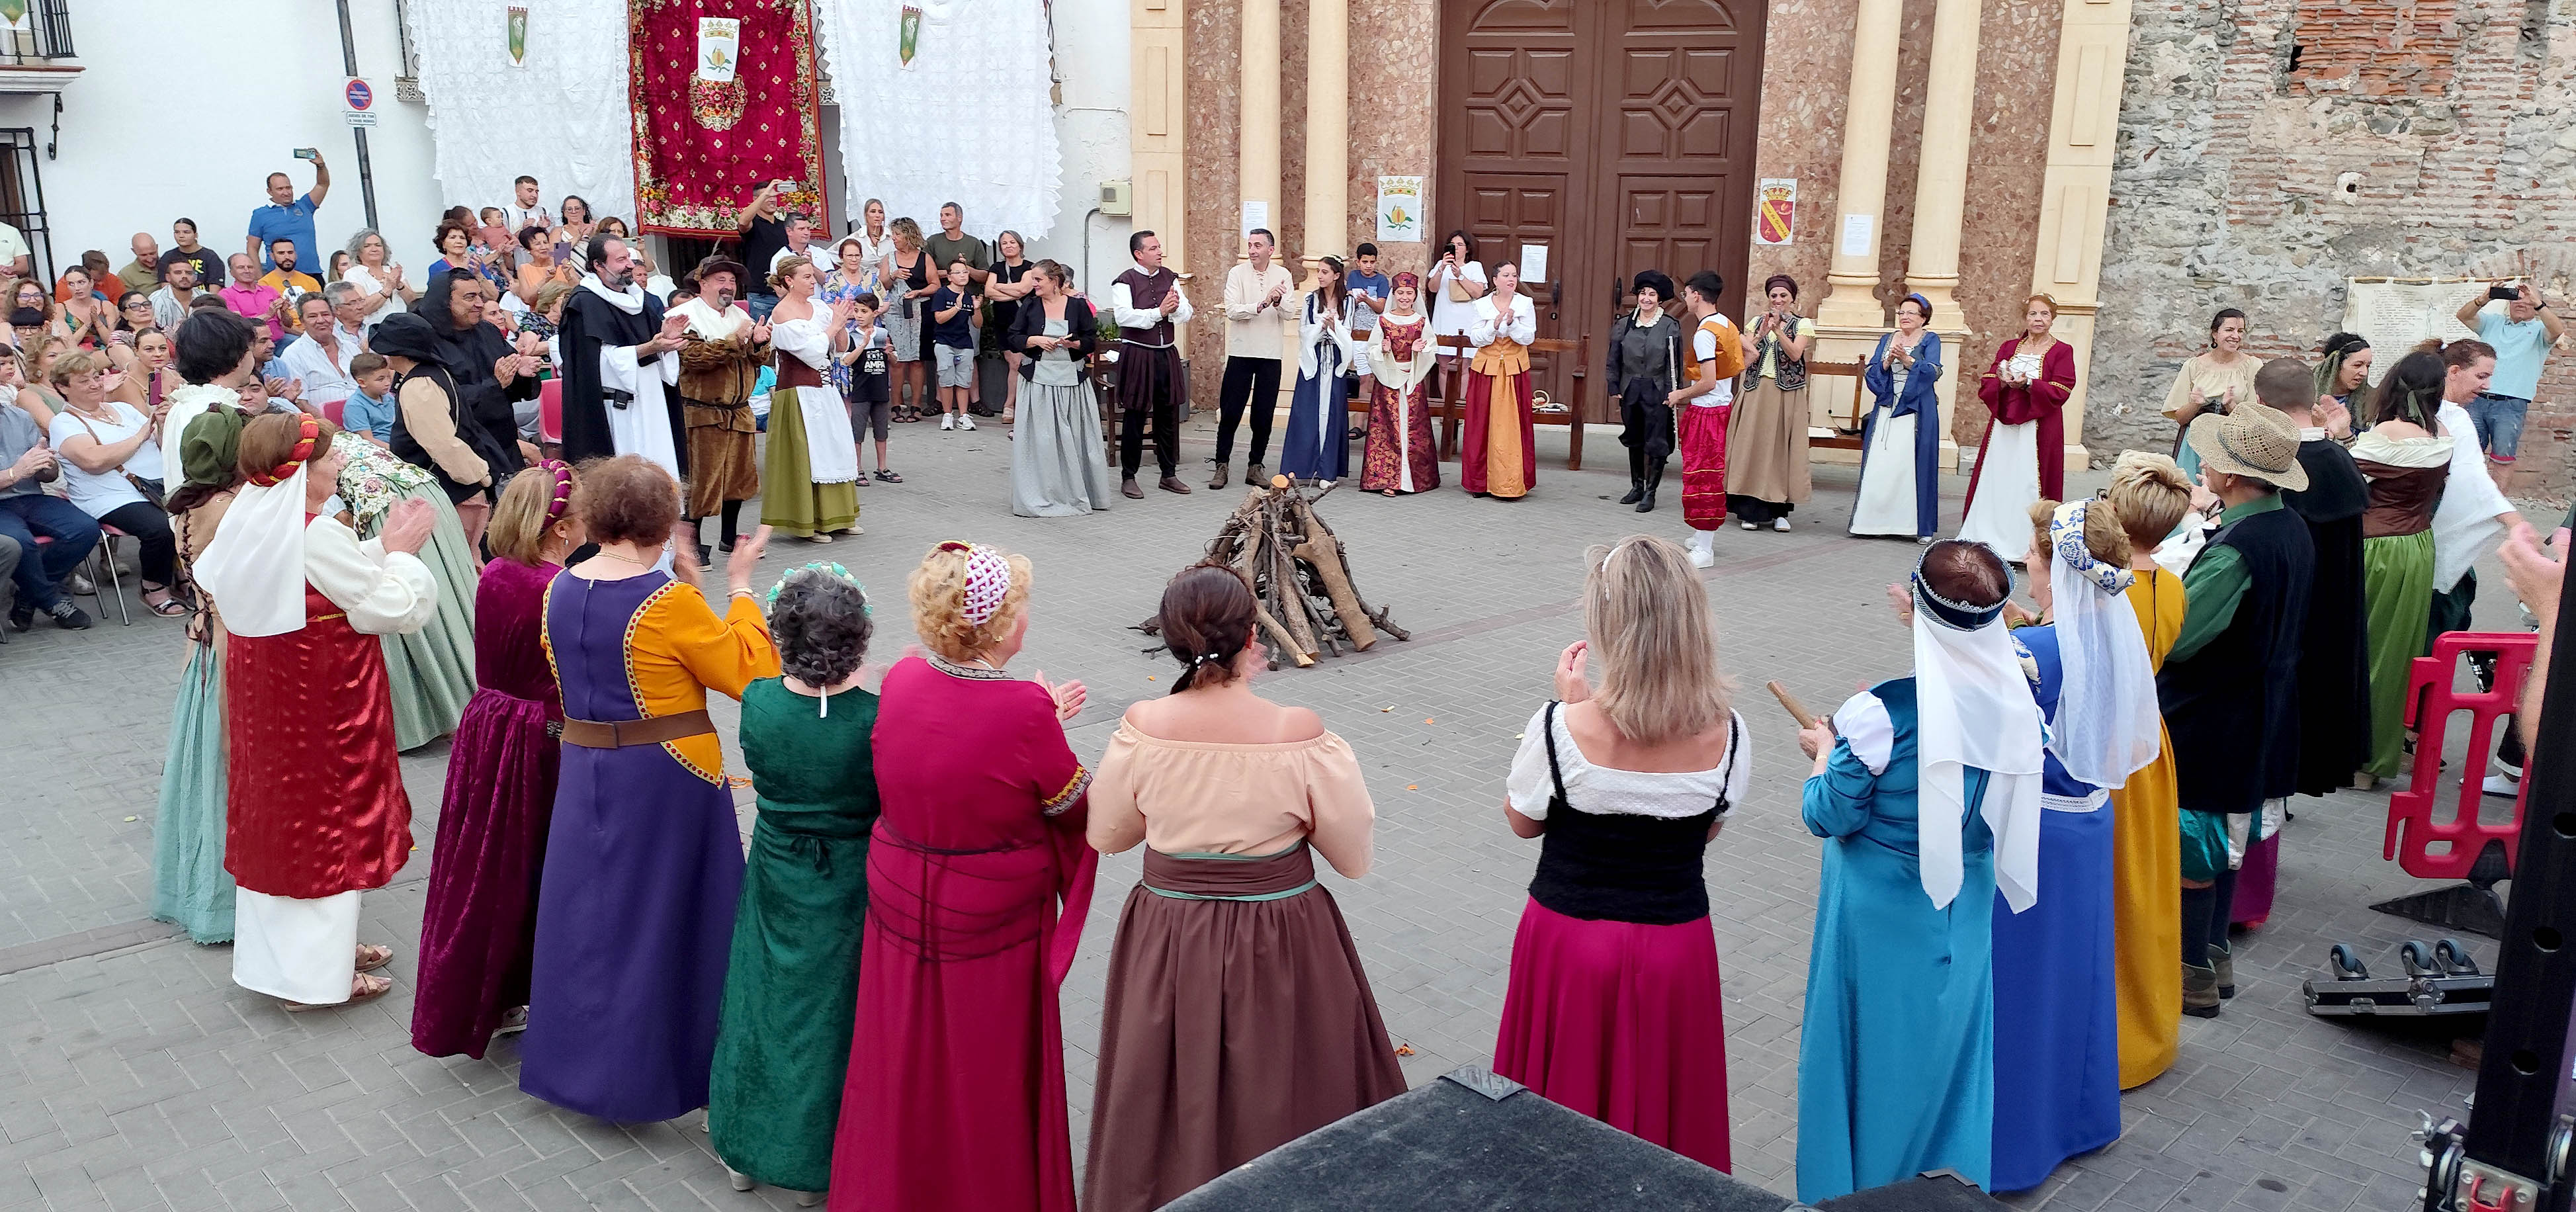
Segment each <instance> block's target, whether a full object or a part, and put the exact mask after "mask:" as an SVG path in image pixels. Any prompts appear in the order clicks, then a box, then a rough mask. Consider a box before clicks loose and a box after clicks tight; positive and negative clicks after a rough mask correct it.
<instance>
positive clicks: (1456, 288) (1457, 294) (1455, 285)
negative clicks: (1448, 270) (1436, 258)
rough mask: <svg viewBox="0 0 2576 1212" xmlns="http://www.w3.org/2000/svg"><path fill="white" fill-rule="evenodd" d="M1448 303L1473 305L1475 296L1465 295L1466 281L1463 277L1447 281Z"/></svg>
mask: <svg viewBox="0 0 2576 1212" xmlns="http://www.w3.org/2000/svg"><path fill="white" fill-rule="evenodd" d="M1449 301H1450V302H1452V303H1473V302H1475V301H1476V296H1474V295H1472V294H1469V293H1467V279H1465V278H1463V277H1460V278H1451V279H1449Z"/></svg>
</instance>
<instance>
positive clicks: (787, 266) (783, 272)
mask: <svg viewBox="0 0 2576 1212" xmlns="http://www.w3.org/2000/svg"><path fill="white" fill-rule="evenodd" d="M813 264H814V263H813V262H812V261H809V260H807V259H805V258H803V257H781V258H779V261H778V264H777V266H776V267H775V268H773V269H771V270H770V271H769V289H771V290H773V291H776V292H777V293H779V294H782V295H783V294H786V293H787V283H788V282H789V281H790V280H791V279H793V278H795V276H796V271H797V270H800V269H804V268H807V267H809V266H811V265H813Z"/></svg>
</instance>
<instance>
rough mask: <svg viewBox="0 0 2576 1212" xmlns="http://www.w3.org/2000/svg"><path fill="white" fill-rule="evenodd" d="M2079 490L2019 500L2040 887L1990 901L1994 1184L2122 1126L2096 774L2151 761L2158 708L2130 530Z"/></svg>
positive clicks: (2117, 773)
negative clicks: (2032, 603)
mask: <svg viewBox="0 0 2576 1212" xmlns="http://www.w3.org/2000/svg"><path fill="white" fill-rule="evenodd" d="M2093 505H2094V503H2093V502H2092V501H2089V500H2086V501H2075V502H2072V503H2069V504H2067V505H2064V506H2060V505H2058V504H2056V503H2055V502H2053V501H2041V502H2039V503H2038V504H2036V505H2033V506H2031V507H2030V518H2031V522H2032V525H2033V529H2034V534H2033V536H2032V542H2031V546H2030V550H2031V552H2032V556H2031V558H2030V581H2031V585H2032V586H2033V593H2034V596H2035V597H2037V598H2038V600H2039V602H2040V609H2041V613H2042V615H2043V616H2044V617H2045V618H2046V619H2047V621H2046V622H2043V623H2041V624H2039V625H2037V626H2030V627H2024V628H2022V629H2020V630H2018V631H2016V632H2014V633H2013V643H2014V650H2015V654H2016V655H2017V656H2019V657H2020V658H2021V659H2022V660H2023V662H2024V672H2026V673H2028V674H2029V675H2030V679H2031V689H2032V694H2033V696H2034V697H2035V698H2036V699H2037V701H2038V703H2039V709H2040V712H2041V714H2042V715H2043V716H2045V717H2046V718H2047V720H2048V721H2049V741H2048V754H2047V769H2046V773H2045V776H2044V778H2043V781H2042V785H2041V792H2040V804H2041V806H2042V807H2043V808H2044V809H2045V811H2043V812H2041V813H2040V826H2039V866H2040V870H2042V871H2044V872H2046V873H2047V880H2048V895H2047V896H2046V897H2044V898H2042V899H2041V900H2040V902H2039V903H2037V904H2035V905H2031V906H2029V907H2028V908H2026V909H2024V910H2023V911H2021V912H2019V913H2016V912H2013V909H2012V906H2010V905H2009V904H2007V903H2005V901H2004V900H2003V899H2002V898H2001V897H1998V898H1996V900H1995V902H1994V938H1995V941H1994V971H1995V1018H1994V1022H1995V1028H1994V1029H1995V1037H1996V1038H1997V1039H2007V1040H2011V1041H2012V1042H2013V1043H2012V1047H2011V1049H2010V1050H2009V1051H1999V1052H1997V1053H1996V1056H1995V1067H1994V1075H1995V1109H1994V1117H1995V1122H1994V1173H1993V1175H1992V1180H1993V1181H1992V1189H1994V1190H1997V1191H2021V1190H2026V1189H2028V1188H2031V1187H2036V1186H2038V1185H2039V1184H2040V1183H2042V1182H2044V1181H2046V1180H2047V1178H2048V1176H2049V1174H2050V1173H2052V1172H2054V1171H2055V1170H2056V1169H2057V1167H2058V1164H2059V1163H2061V1162H2063V1161H2065V1160H2066V1159H2067V1158H2070V1157H2073V1156H2075V1155H2076V1154H2078V1153H2086V1152H2090V1151H2092V1150H2094V1149H2099V1148H2101V1147H2102V1146H2104V1145H2107V1144H2110V1143H2111V1142H2112V1141H2114V1140H2117V1139H2119V1136H2120V1031H2119V1005H2118V1001H2117V993H2116V990H2117V985H2118V982H2117V981H2116V980H2115V978H2114V976H2113V973H2112V967H2111V961H2112V954H2113V940H2112V925H2111V888H2112V883H2113V879H2114V877H2113V874H2112V861H2111V859H2112V855H2111V850H2112V810H2111V809H2110V808H2109V807H2108V801H2109V799H2110V796H2109V794H2108V790H2107V789H2109V788H2116V787H2119V786H2122V785H2123V784H2125V783H2126V782H2127V781H2128V777H2129V775H2130V774H2131V773H2133V772H2134V771H2136V770H2137V769H2138V768H2139V767H2141V766H2144V765H2146V764H2148V763H2150V762H2153V761H2155V760H2156V755H2157V753H2158V752H2159V750H2160V747H2161V724H2162V720H2163V717H2162V716H2161V715H2160V714H2159V713H2158V710H2157V707H2156V677H2155V671H2154V669H2153V667H2152V666H2151V664H2150V663H2149V661H2148V659H2147V645H2146V637H2145V635H2144V634H2143V633H2142V632H2140V631H2139V630H2138V627H2137V623H2136V618H2137V616H2136V613H2135V612H2134V611H2132V610H2131V609H2130V607H2129V604H2128V600H2127V597H2126V594H2127V593H2128V588H2129V583H2130V581H2131V580H2132V576H2131V574H2130V572H2129V569H2128V564H2129V539H2128V535H2127V533H2126V532H2125V531H2123V530H2122V529H2121V528H2120V525H2119V520H2118V517H2117V515H2116V514H2114V512H2113V511H2112V510H2111V508H2110V507H2109V506H2107V505H2105V506H2103V507H2101V508H2099V509H2096V508H2094V507H2093Z"/></svg>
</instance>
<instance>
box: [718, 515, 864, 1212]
mask: <svg viewBox="0 0 2576 1212" xmlns="http://www.w3.org/2000/svg"><path fill="white" fill-rule="evenodd" d="M873 613H874V612H873V611H872V609H871V608H870V606H869V604H868V595H867V589H866V587H865V586H862V585H860V584H859V579H858V578H857V577H854V576H851V575H850V570H849V569H847V568H843V567H841V566H840V565H838V564H807V565H806V566H804V567H802V568H798V569H795V570H793V571H791V572H789V573H788V574H787V575H786V576H784V577H781V578H779V581H778V584H776V585H774V586H772V587H770V590H769V628H770V633H771V634H772V635H773V636H775V637H776V639H777V641H778V663H779V667H780V669H781V670H783V671H784V672H783V673H782V675H781V676H779V677H775V678H764V679H762V680H760V681H757V682H753V683H752V684H751V685H750V686H749V687H748V688H746V689H745V690H744V691H743V692H742V760H743V763H744V764H745V765H746V766H749V767H750V768H751V780H752V786H753V787H754V788H755V789H756V791H757V793H758V795H759V807H760V820H759V823H757V824H755V825H754V826H753V827H752V831H751V856H750V859H749V861H748V863H747V864H746V865H745V867H744V868H743V873H742V901H741V903H740V905H739V907H738V908H737V909H736V910H735V912H734V925H733V958H732V961H731V963H730V964H729V965H728V966H727V967H726V969H725V993H724V1015H723V1022H724V1028H723V1031H722V1032H721V1033H720V1034H718V1035H717V1037H716V1061H715V1074H714V1079H713V1081H712V1082H711V1084H710V1087H709V1090H708V1097H709V1099H710V1100H711V1101H709V1102H708V1103H707V1136H708V1141H709V1143H711V1144H713V1145H714V1146H715V1151H716V1156H717V1157H720V1158H722V1159H724V1164H725V1168H726V1170H727V1172H728V1173H730V1174H731V1175H732V1176H733V1187H734V1190H737V1191H748V1190H751V1189H752V1187H754V1186H755V1185H757V1184H760V1183H767V1184H769V1185H771V1186H773V1187H779V1188H782V1189H784V1190H788V1191H794V1192H801V1193H802V1194H801V1195H800V1196H799V1198H798V1199H797V1203H798V1204H800V1205H802V1206H807V1207H811V1206H812V1205H814V1204H817V1203H821V1202H822V1191H823V1189H824V1188H825V1187H826V1186H829V1185H830V1183H831V1180H832V1133H833V1130H834V1128H835V1127H836V1126H837V1125H838V1124H839V1122H840V1118H841V1080H842V1077H843V1075H844V1074H845V1073H846V1071H847V1070H848V1068H849V1056H850V1017H851V1013H852V1006H853V1003H854V1002H855V1001H856V1000H857V998H858V991H859V928H860V924H861V923H862V922H864V921H866V920H867V914H868V834H869V831H870V830H871V829H873V828H874V827H875V825H876V820H877V777H876V766H875V763H874V761H873V759H872V755H871V753H870V751H869V746H868V734H869V733H870V732H872V731H873V730H874V729H875V728H876V722H877V696H875V695H873V694H870V693H868V692H867V691H865V690H861V689H859V681H860V679H861V677H862V676H863V675H864V670H865V662H866V660H867V656H868V638H869V636H870V634H871V633H872V632H873V631H874V630H875V624H874V622H873V621H872V620H871V618H870V615H871V614H873Z"/></svg>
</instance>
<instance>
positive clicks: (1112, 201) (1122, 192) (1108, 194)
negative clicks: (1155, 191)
mask: <svg viewBox="0 0 2576 1212" xmlns="http://www.w3.org/2000/svg"><path fill="white" fill-rule="evenodd" d="M1133 185H1134V183H1133V182H1130V181H1103V182H1101V183H1100V213H1102V214H1104V215H1111V216H1115V217H1118V218H1125V217H1127V216H1128V215H1132V214H1134V213H1135V211H1136V206H1135V203H1134V201H1133V200H1132V199H1131V198H1130V197H1129V191H1130V190H1131V189H1132V188H1133Z"/></svg>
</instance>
